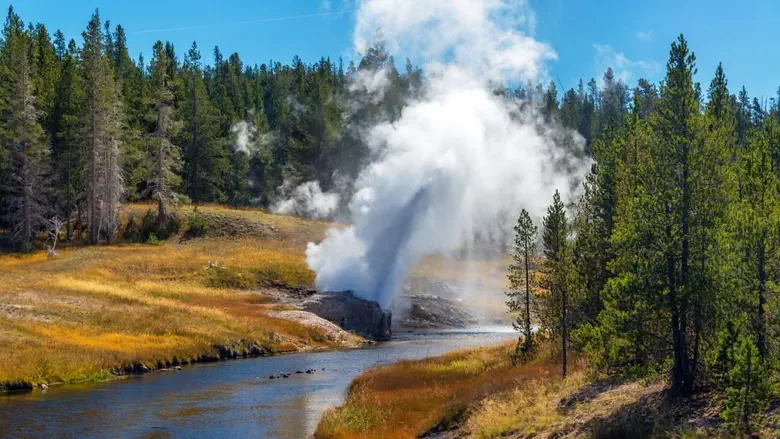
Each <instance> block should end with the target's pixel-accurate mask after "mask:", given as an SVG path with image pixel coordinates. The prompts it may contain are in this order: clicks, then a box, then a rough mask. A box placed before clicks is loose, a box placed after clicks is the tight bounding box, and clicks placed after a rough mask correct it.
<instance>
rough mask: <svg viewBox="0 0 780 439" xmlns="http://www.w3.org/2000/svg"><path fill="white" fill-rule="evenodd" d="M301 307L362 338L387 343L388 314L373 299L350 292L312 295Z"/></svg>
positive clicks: (389, 322)
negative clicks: (366, 298)
mask: <svg viewBox="0 0 780 439" xmlns="http://www.w3.org/2000/svg"><path fill="white" fill-rule="evenodd" d="M301 307H302V308H303V309H305V310H306V311H309V312H311V313H314V314H316V315H318V316H320V317H322V318H324V319H326V320H329V321H331V322H333V323H335V324H337V325H339V326H341V327H342V328H344V329H346V330H347V331H353V332H355V333H357V334H360V335H362V336H364V337H369V338H373V339H375V340H387V339H389V338H390V335H391V334H392V330H391V324H392V313H391V312H390V311H389V310H384V309H382V307H381V306H379V304H378V303H377V302H375V301H373V300H365V299H361V298H360V297H357V296H355V294H354V293H352V291H344V292H340V293H339V292H328V293H322V294H315V295H313V296H311V297H309V298H308V299H307V300H305V301H304V302H303V303H302V304H301Z"/></svg>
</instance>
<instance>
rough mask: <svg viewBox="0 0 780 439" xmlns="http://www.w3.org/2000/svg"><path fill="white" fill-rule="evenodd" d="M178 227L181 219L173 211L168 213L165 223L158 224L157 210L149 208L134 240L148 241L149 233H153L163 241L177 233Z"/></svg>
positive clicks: (179, 227)
mask: <svg viewBox="0 0 780 439" xmlns="http://www.w3.org/2000/svg"><path fill="white" fill-rule="evenodd" d="M180 229H181V221H180V220H179V217H178V216H177V215H176V214H175V213H169V214H168V218H167V220H166V221H165V223H163V224H160V223H159V221H157V212H155V211H154V210H152V209H149V210H147V211H146V214H145V215H144V218H143V220H142V222H141V234H140V236H139V237H138V239H137V241H136V242H148V241H149V238H150V237H151V235H155V237H156V239H157V240H160V241H164V240H166V239H168V238H170V237H171V236H173V235H175V234H177V233H179V230H180Z"/></svg>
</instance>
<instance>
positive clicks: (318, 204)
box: [271, 181, 340, 220]
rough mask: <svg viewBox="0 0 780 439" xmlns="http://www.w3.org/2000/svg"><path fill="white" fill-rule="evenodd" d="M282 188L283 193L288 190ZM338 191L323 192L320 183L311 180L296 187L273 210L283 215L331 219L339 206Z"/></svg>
mask: <svg viewBox="0 0 780 439" xmlns="http://www.w3.org/2000/svg"><path fill="white" fill-rule="evenodd" d="M284 189H285V188H282V193H286V192H287V191H286V190H284ZM339 200H340V196H339V194H337V193H332V192H323V191H322V189H321V188H320V183H319V182H316V181H309V182H306V183H303V184H302V185H300V186H298V187H296V188H295V189H294V190H293V191H292V194H291V195H290V196H289V197H285V199H283V200H281V201H279V202H278V203H276V204H274V205H273V206H272V207H271V211H273V212H274V213H278V214H282V215H293V214H294V215H297V216H302V217H305V218H312V219H319V220H323V219H330V218H332V217H333V216H334V214H335V213H336V211H337V210H338V207H339Z"/></svg>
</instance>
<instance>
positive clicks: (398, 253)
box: [307, 0, 586, 307]
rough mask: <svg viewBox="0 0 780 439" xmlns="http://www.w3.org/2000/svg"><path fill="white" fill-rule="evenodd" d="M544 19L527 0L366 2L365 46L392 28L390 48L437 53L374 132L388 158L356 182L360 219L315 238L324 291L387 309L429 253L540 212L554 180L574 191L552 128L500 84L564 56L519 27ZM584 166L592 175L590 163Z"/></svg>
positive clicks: (312, 250)
mask: <svg viewBox="0 0 780 439" xmlns="http://www.w3.org/2000/svg"><path fill="white" fill-rule="evenodd" d="M533 21H534V20H533V14H532V13H531V11H530V10H529V9H528V8H527V5H526V3H525V2H524V1H518V0H426V1H422V2H421V1H418V0H364V1H362V2H361V3H360V9H359V11H358V14H357V24H356V34H355V44H356V50H357V51H358V52H364V49H365V45H366V44H367V43H366V42H367V41H370V36H371V35H373V33H374V32H375V31H376V29H381V30H382V32H383V34H384V36H385V37H386V41H387V45H388V48H389V49H390V51H391V52H395V53H400V54H404V55H406V54H409V55H410V56H412V57H415V58H416V59H425V60H432V61H430V63H429V64H428V65H426V67H425V70H426V73H427V82H426V88H425V90H423V92H422V96H421V97H420V98H419V100H418V101H416V102H412V103H411V104H410V105H409V106H408V107H406V108H405V109H404V111H403V113H402V115H401V117H400V119H399V120H397V121H395V122H393V123H381V124H379V125H377V126H375V127H373V128H372V129H370V131H369V132H368V133H367V135H366V138H367V139H368V142H369V145H370V147H371V149H372V150H373V151H374V152H376V153H377V154H376V155H377V156H379V157H380V159H378V161H375V162H374V163H372V164H370V165H369V166H368V167H367V168H365V169H364V170H363V171H362V172H361V174H360V175H359V177H358V179H357V181H356V182H355V194H354V196H353V197H352V199H351V201H350V203H349V209H350V215H351V224H352V225H350V226H349V227H347V228H340V229H332V230H330V231H329V232H328V235H327V237H326V239H325V240H324V241H323V242H322V243H320V244H314V243H310V244H309V247H308V249H307V262H308V264H309V266H310V267H311V268H312V269H313V270H314V271H315V272H316V273H317V279H316V282H317V287H318V288H319V289H320V290H326V291H340V290H347V289H349V290H354V291H355V292H356V293H357V294H359V295H361V296H363V297H366V298H370V299H373V300H377V301H378V302H379V303H380V304H381V305H382V306H384V307H387V306H388V305H390V303H391V301H392V299H393V296H394V295H395V294H396V293H397V292H398V291H399V290H400V289H401V286H402V283H403V281H404V280H405V278H406V276H407V274H408V272H409V269H410V268H411V267H412V266H413V265H414V264H415V263H416V262H417V261H418V260H419V259H420V258H421V257H422V256H424V255H426V254H431V253H437V252H449V251H453V250H456V249H457V248H459V247H460V246H462V245H463V244H464V242H466V240H467V239H469V238H470V237H472V236H474V233H475V232H477V231H480V230H485V229H486V228H488V227H491V226H492V225H493V224H495V219H496V218H497V217H498V216H499V215H501V214H502V212H503V213H504V214H505V212H506V210H507V208H511V209H513V210H519V209H520V208H521V207H523V208H526V209H528V210H529V211H530V212H531V213H532V214H534V215H535V216H536V217H537V218H539V217H541V215H543V213H544V210H545V209H546V207H547V205H548V204H549V202H550V200H551V198H552V193H553V192H554V191H555V189H559V190H560V191H561V193H562V196H563V197H564V198H566V197H567V196H568V195H570V194H569V193H568V191H569V190H570V188H571V186H572V185H571V177H572V174H571V172H565V171H563V170H561V169H560V167H559V166H557V164H559V163H560V162H565V161H566V160H565V157H564V156H565V153H564V152H563V151H561V150H560V148H559V147H557V146H556V145H555V142H554V141H553V135H552V132H551V130H546V129H540V128H539V125H538V123H537V122H538V120H537V119H536V117H535V116H534V115H533V114H530V113H521V112H520V111H519V110H518V108H519V106H518V105H517V103H516V102H511V101H509V100H507V99H506V98H503V97H499V96H496V95H495V93H493V90H494V87H493V86H494V85H495V84H497V83H499V84H504V83H506V82H507V81H509V80H531V81H532V80H535V79H538V78H539V76H540V75H542V74H543V71H544V62H545V61H546V60H549V59H554V58H555V57H556V54H555V52H554V51H553V50H552V49H551V48H550V47H549V46H547V45H546V44H543V43H540V42H538V41H536V40H534V39H533V38H531V37H529V36H528V34H527V33H524V32H522V31H520V30H519V29H521V28H522V29H526V31H527V32H532V27H533ZM371 83H372V81H364V84H371ZM376 83H377V86H381V81H377V82H376ZM364 86H365V85H364ZM575 168H576V169H575V170H574V171H573V172H574V174H577V175H582V174H584V172H585V169H586V165H585V164H580V165H578V166H576V167H575ZM569 171H571V169H570V170H569Z"/></svg>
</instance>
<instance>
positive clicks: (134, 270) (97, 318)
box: [0, 205, 357, 388]
mask: <svg viewBox="0 0 780 439" xmlns="http://www.w3.org/2000/svg"><path fill="white" fill-rule="evenodd" d="M148 207H149V206H145V205H140V206H139V205H131V206H129V207H128V211H126V212H125V215H129V214H132V213H133V212H136V213H139V212H144V211H146V210H147V209H148ZM199 210H200V212H204V213H207V214H210V215H212V216H211V217H212V218H222V219H224V220H225V221H226V222H228V223H230V222H231V221H233V220H235V222H238V223H240V224H248V227H253V228H255V229H257V230H263V231H264V233H263V234H248V236H241V237H236V236H224V233H221V232H222V231H220V230H218V229H212V230H210V232H211V233H212V234H213V236H211V237H210V236H209V235H208V234H207V235H206V237H205V238H204V239H193V240H182V239H180V238H181V237H180V236H177V237H174V238H172V239H170V240H169V241H165V242H163V243H161V244H159V245H139V244H121V245H103V246H94V247H77V246H74V247H69V248H63V249H61V250H59V251H58V253H59V254H58V256H57V257H56V258H53V259H50V258H49V257H48V256H47V254H46V253H45V252H37V253H34V254H30V255H21V256H20V255H3V256H0V278H1V279H2V283H1V284H0V352H2V355H0V383H6V384H5V387H6V388H13V387H19V386H20V384H23V385H36V384H41V383H49V384H50V383H56V382H66V383H67V382H80V381H94V380H102V379H107V378H110V377H111V374H110V372H109V371H111V370H113V371H117V370H122V369H127V368H129V367H132V366H133V365H141V364H142V365H144V367H148V368H150V369H154V368H155V367H161V366H165V365H168V364H174V363H175V364H178V363H186V362H189V361H197V360H198V359H203V358H214V357H215V356H217V355H218V354H219V350H220V349H228V350H236V351H238V353H239V354H241V353H242V350H243V351H249V350H250V348H251V347H254V348H256V349H255V353H257V352H262V353H265V354H272V353H276V352H285V351H295V350H300V349H318V348H326V347H333V346H334V344H333V343H334V342H331V341H329V340H328V339H327V337H326V336H325V335H324V334H323V333H321V332H320V331H319V330H317V329H313V328H310V327H308V326H303V325H301V324H298V323H295V322H291V321H287V320H283V319H279V318H275V317H273V316H272V312H273V311H274V310H275V309H276V305H273V304H272V303H271V299H270V298H269V297H268V296H266V295H265V294H264V293H263V292H264V290H266V289H268V288H309V287H312V286H313V281H314V274H313V273H312V272H311V271H310V270H309V269H308V267H307V266H306V261H305V256H304V249H305V245H306V243H307V242H308V241H309V240H316V239H321V238H322V236H323V235H324V232H325V230H326V229H327V227H328V225H327V224H326V223H318V222H306V221H303V220H300V219H298V218H292V217H281V216H275V215H269V214H266V213H264V212H262V211H250V210H246V211H233V210H230V209H225V208H221V207H216V206H206V207H201V208H199ZM180 214H182V215H186V214H187V213H184V212H181V213H180ZM266 232H267V233H266ZM356 340H357V338H356V337H355V340H354V341H355V342H356ZM0 387H2V386H0ZM22 387H23V386H22Z"/></svg>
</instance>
